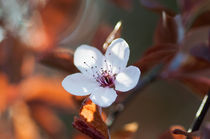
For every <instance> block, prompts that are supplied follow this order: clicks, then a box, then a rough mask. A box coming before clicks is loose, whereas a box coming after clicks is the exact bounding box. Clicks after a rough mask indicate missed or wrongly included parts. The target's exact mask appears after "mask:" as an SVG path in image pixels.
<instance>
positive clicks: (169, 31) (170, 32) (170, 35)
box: [154, 12, 178, 44]
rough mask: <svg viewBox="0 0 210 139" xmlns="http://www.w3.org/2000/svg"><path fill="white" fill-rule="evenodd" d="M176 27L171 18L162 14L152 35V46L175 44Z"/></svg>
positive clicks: (176, 36)
mask: <svg viewBox="0 0 210 139" xmlns="http://www.w3.org/2000/svg"><path fill="white" fill-rule="evenodd" d="M177 28H178V26H177V24H176V21H175V19H174V18H173V17H171V16H169V15H167V13H165V12H163V13H162V16H161V19H160V20H159V23H158V25H157V27H156V30H155V34H154V44H161V43H174V44H176V43H177V38H178V35H177V34H178V32H177V30H178V29H177Z"/></svg>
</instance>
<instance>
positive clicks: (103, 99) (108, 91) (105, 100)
mask: <svg viewBox="0 0 210 139" xmlns="http://www.w3.org/2000/svg"><path fill="white" fill-rule="evenodd" d="M116 98H117V93H116V91H115V90H114V89H113V88H109V87H106V88H103V87H98V88H96V89H95V90H94V91H93V92H92V93H91V95H90V99H91V100H92V101H93V102H94V103H95V104H97V105H99V106H101V107H108V106H110V105H111V104H112V103H113V102H114V101H115V99H116Z"/></svg>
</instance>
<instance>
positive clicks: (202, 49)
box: [191, 44, 210, 63]
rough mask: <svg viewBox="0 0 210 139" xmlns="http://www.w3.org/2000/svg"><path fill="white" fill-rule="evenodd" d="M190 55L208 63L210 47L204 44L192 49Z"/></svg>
mask: <svg viewBox="0 0 210 139" xmlns="http://www.w3.org/2000/svg"><path fill="white" fill-rule="evenodd" d="M191 54H192V55H193V56H195V57H196V58H199V59H202V60H205V61H207V62H209V63H210V46H207V45H205V44H203V45H200V46H196V47H193V48H192V49H191Z"/></svg>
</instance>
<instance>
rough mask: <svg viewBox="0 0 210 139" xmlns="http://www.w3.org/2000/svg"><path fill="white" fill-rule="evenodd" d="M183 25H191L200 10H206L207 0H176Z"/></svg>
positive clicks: (207, 6)
mask: <svg viewBox="0 0 210 139" xmlns="http://www.w3.org/2000/svg"><path fill="white" fill-rule="evenodd" d="M178 4H179V7H180V9H181V13H182V19H183V23H184V25H187V26H186V27H187V28H188V26H191V25H192V24H193V22H194V19H196V18H197V16H199V14H200V13H201V12H204V11H206V10H208V8H209V4H210V3H209V1H208V0H199V1H198V0H178Z"/></svg>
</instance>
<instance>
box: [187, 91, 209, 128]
mask: <svg viewBox="0 0 210 139" xmlns="http://www.w3.org/2000/svg"><path fill="white" fill-rule="evenodd" d="M209 106H210V91H209V92H208V94H206V95H205V97H204V98H203V100H202V102H201V104H200V107H199V109H198V111H197V113H196V116H195V118H194V120H193V123H192V126H191V127H190V128H189V129H188V132H193V131H197V130H199V128H200V126H201V124H202V122H203V119H204V117H205V115H206V113H207V111H208V109H209Z"/></svg>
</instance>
